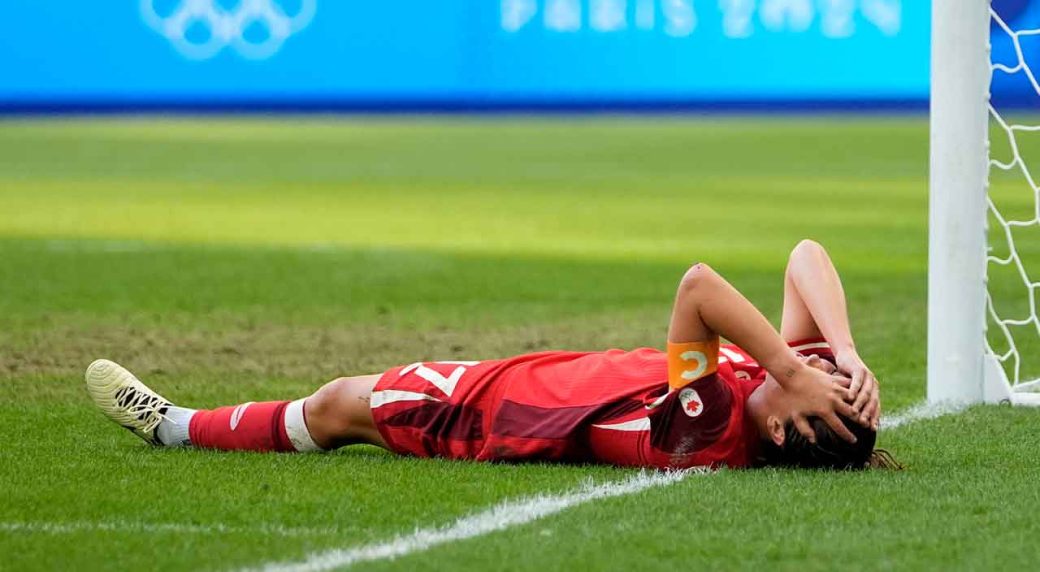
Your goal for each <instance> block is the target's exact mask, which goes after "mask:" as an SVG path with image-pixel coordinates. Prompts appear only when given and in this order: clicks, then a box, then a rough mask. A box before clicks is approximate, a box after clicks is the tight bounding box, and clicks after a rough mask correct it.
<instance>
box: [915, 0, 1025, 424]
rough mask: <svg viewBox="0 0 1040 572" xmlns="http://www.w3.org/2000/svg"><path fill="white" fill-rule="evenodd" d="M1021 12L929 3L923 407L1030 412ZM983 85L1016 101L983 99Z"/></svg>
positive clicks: (960, 0)
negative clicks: (1005, 407) (999, 406)
mask: <svg viewBox="0 0 1040 572" xmlns="http://www.w3.org/2000/svg"><path fill="white" fill-rule="evenodd" d="M1028 5H1029V3H1022V2H1019V3H1018V6H1017V8H1018V10H1017V11H1016V13H1015V14H1013V15H1009V14H1006V13H1001V8H1002V3H1001V2H997V3H996V4H994V5H993V6H992V7H991V6H990V2H989V1H987V0H943V1H942V2H933V3H932V92H931V180H930V193H931V198H930V220H929V227H930V230H929V235H930V238H929V294H928V296H929V300H928V313H929V315H928V397H929V400H931V401H958V402H979V401H988V402H1002V401H1009V402H1012V403H1016V404H1031V405H1040V316H1038V311H1037V297H1038V296H1040V183H1038V179H1037V178H1036V177H1040V172H1038V173H1035V174H1034V169H1033V168H1032V167H1033V166H1036V165H1038V164H1040V113H1037V112H1036V111H1032V112H1030V111H1029V108H1030V107H1031V108H1032V109H1033V110H1037V111H1040V82H1038V80H1037V77H1036V75H1034V72H1033V68H1032V67H1031V66H1033V65H1035V66H1036V68H1037V70H1038V71H1040V14H1037V17H1038V19H1037V22H1036V24H1035V25H1029V20H1030V18H1027V17H1022V15H1023V14H1022V10H1021V7H1022V6H1028ZM1027 12H1028V10H1027ZM1012 16H1014V17H1012ZM1027 16H1028V14H1027ZM991 54H992V57H991ZM992 85H998V86H999V87H1000V88H1001V89H1000V93H1018V94H1022V97H1018V96H1016V97H1013V98H1004V99H1005V100H1001V99H998V98H992V97H990V94H991V86H992Z"/></svg>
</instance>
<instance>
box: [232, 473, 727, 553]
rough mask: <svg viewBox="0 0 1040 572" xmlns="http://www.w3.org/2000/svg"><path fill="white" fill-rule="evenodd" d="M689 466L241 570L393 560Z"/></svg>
mask: <svg viewBox="0 0 1040 572" xmlns="http://www.w3.org/2000/svg"><path fill="white" fill-rule="evenodd" d="M704 472H706V471H704V470H698V469H691V470H686V471H675V472H668V473H660V472H641V473H639V474H637V475H635V476H634V477H632V478H629V479H626V480H623V481H620V482H611V483H604V484H601V485H586V486H584V487H581V488H579V489H577V490H575V491H572V492H569V493H564V494H561V495H538V496H534V497H530V498H526V499H523V498H522V499H515V500H508V501H505V502H502V503H499V504H497V505H495V506H492V507H491V508H489V509H487V510H483V511H481V512H477V513H473V514H471V515H469V516H464V517H462V518H460V519H458V520H456V521H455V522H453V523H451V524H448V525H445V526H440V527H430V528H420V529H418V530H416V531H415V532H413V533H411V534H407V535H402V536H397V537H395V538H392V539H390V540H388V541H385V542H378V543H374V544H366V545H362V546H358V547H355V548H346V549H335V550H327V551H323V552H315V553H312V554H310V555H308V556H307V557H306V558H304V559H303V560H300V561H296V562H272V563H268V564H263V565H261V566H260V567H258V568H251V569H246V570H250V571H263V572H318V571H320V570H333V569H335V568H344V567H347V566H351V565H354V564H358V563H360V562H370V561H373V560H384V559H388V558H389V559H393V558H397V557H400V556H405V555H408V554H412V553H414V552H421V551H423V550H427V549H429V548H432V547H434V546H437V545H440V544H445V543H449V542H456V541H459V540H465V539H467V538H473V537H476V536H483V535H485V534H490V533H492V532H498V531H501V530H505V529H507V528H512V527H514V526H520V525H524V524H527V523H529V522H533V521H535V520H538V519H541V518H545V517H547V516H550V515H553V514H556V513H558V512H561V511H564V510H566V509H568V508H571V507H573V506H577V505H580V504H584V503H587V502H590V501H594V500H599V499H605V498H610V497H617V496H622V495H627V494H632V493H637V492H640V491H643V490H646V489H649V488H652V487H658V486H664V485H670V484H672V483H676V482H678V481H681V480H682V479H684V478H686V476H687V475H689V474H691V473H704Z"/></svg>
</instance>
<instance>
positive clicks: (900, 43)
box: [0, 0, 1040, 109]
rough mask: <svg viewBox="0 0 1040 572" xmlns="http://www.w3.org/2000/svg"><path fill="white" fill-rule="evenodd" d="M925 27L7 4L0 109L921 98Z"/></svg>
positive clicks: (585, 8)
mask: <svg viewBox="0 0 1040 572" xmlns="http://www.w3.org/2000/svg"><path fill="white" fill-rule="evenodd" d="M998 3H1004V4H1009V5H1013V6H1012V8H1013V9H1014V10H1015V11H1016V16H1015V17H1016V18H1025V19H1027V20H1028V19H1029V18H1032V17H1034V16H1038V17H1040V15H1035V14H1034V12H1036V10H1033V9H1032V8H1030V3H1029V2H1024V1H1017V2H1016V1H1015V0H1005V1H1004V2H998ZM1019 4H1021V5H1022V6H1018V5H1019ZM929 20H930V6H929V3H928V2H926V1H924V0H439V1H437V2H429V1H424V0H141V1H132V2H125V1H124V2H82V1H77V0H7V1H6V2H5V14H4V17H3V18H2V19H0V69H2V72H3V73H0V107H6V108H8V109H17V108H23V109H33V108H41V109H46V108H57V109H61V108H63V107H72V108H77V107H80V108H91V107H97V108H135V107H149V106H156V107H178V106H181V107H213V108H226V107H250V106H255V107H262V108H265V107H287V108H307V107H310V106H313V107H318V108H323V107H342V108H379V107H384V106H385V107H388V108H408V107H417V108H421V107H441V106H443V107H453V106H456V107H461V108H466V107H492V108H493V107H495V106H506V107H508V106H521V107H522V106H539V105H547V106H553V105H559V106H568V105H574V106H584V105H591V106H595V105H600V104H603V105H608V106H609V105H620V106H625V105H633V106H638V105H642V104H646V105H649V106H653V105H658V104H661V105H668V104H689V105H694V106H696V105H725V104H727V103H729V104H748V105H754V104H757V103H761V104H763V105H767V106H768V105H776V106H781V107H782V106H784V105H785V104H792V103H798V102H802V103H809V104H811V103H813V102H830V103H833V104H836V105H838V106H852V107H856V106H861V105H862V106H884V105H900V104H904V103H907V102H911V103H913V102H916V103H917V104H920V103H922V102H925V101H926V100H927V95H928V53H929V52H928V50H929ZM995 45H996V43H995Z"/></svg>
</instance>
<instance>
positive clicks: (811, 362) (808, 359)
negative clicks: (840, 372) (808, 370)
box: [800, 354, 837, 373]
mask: <svg viewBox="0 0 1040 572" xmlns="http://www.w3.org/2000/svg"><path fill="white" fill-rule="evenodd" d="M800 359H801V360H802V362H803V363H805V364H806V365H808V366H809V367H812V368H816V369H818V370H820V371H822V372H823V373H834V371H835V370H836V369H837V368H836V367H834V364H832V363H831V362H829V361H827V360H825V359H821V358H820V356H818V355H816V354H812V355H807V356H801V357H800Z"/></svg>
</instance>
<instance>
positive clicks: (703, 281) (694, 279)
mask: <svg viewBox="0 0 1040 572" xmlns="http://www.w3.org/2000/svg"><path fill="white" fill-rule="evenodd" d="M718 279H719V275H718V273H717V272H715V270H714V269H712V267H711V266H708V265H707V264H705V263H703V262H699V263H697V264H694V265H693V266H691V267H690V269H689V270H687V271H686V274H683V277H682V281H680V282H679V290H684V291H690V290H698V289H701V288H703V287H704V286H706V285H709V284H713V283H715V282H716V281H717V280H718Z"/></svg>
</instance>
